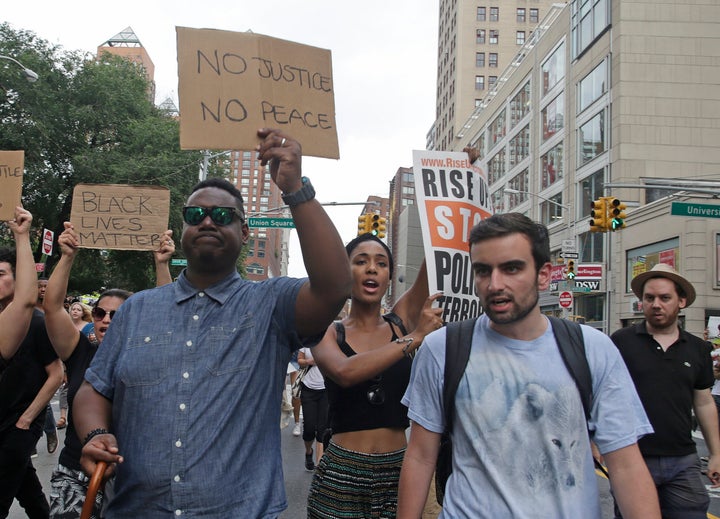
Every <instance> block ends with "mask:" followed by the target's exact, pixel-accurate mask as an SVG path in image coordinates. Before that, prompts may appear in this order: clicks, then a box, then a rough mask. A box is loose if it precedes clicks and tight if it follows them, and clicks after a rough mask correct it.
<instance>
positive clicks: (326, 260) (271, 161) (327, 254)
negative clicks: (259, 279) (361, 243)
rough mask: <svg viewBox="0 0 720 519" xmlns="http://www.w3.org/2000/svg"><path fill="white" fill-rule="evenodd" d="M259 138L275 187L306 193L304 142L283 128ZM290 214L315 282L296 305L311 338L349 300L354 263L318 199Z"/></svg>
mask: <svg viewBox="0 0 720 519" xmlns="http://www.w3.org/2000/svg"><path fill="white" fill-rule="evenodd" d="M258 136H259V137H260V138H261V139H262V142H261V143H260V145H258V147H257V151H258V155H259V157H260V160H261V163H262V165H266V164H268V165H269V169H270V176H271V177H272V179H273V181H274V182H275V184H277V186H278V187H279V188H280V190H281V191H282V192H283V193H284V194H286V195H287V194H293V193H297V192H298V191H300V190H301V189H302V188H303V186H304V185H305V184H304V182H303V178H302V176H301V175H302V172H301V170H302V167H301V162H302V149H301V146H300V143H299V142H297V141H295V140H293V139H292V138H290V137H289V136H288V135H286V134H283V133H281V132H279V131H278V130H270V129H261V130H258ZM290 212H291V213H292V217H293V220H294V222H295V228H296V229H297V233H298V238H299V240H300V248H301V250H302V255H303V261H304V263H305V269H306V270H307V273H308V278H309V280H308V282H307V283H306V284H305V285H304V286H303V287H302V288H301V289H300V294H299V295H298V298H297V301H296V304H295V322H296V329H297V332H298V334H299V335H300V336H301V337H309V336H313V335H317V334H320V333H322V331H323V330H324V329H325V327H326V326H327V325H328V324H329V323H330V322H331V321H332V320H333V319H334V318H335V317H336V316H337V314H338V312H339V311H340V309H341V308H342V305H343V304H344V303H345V300H346V299H347V298H348V297H349V295H350V286H351V283H352V279H351V276H350V263H349V261H348V257H347V253H346V252H345V247H344V246H343V243H342V241H341V239H340V235H339V234H338V232H337V229H335V226H334V225H333V223H332V220H330V217H329V216H328V215H327V213H326V212H325V210H324V209H323V208H322V206H321V205H320V203H319V202H318V201H317V200H315V198H312V199H309V200H307V201H305V202H301V203H297V204H294V205H293V204H291V205H290Z"/></svg>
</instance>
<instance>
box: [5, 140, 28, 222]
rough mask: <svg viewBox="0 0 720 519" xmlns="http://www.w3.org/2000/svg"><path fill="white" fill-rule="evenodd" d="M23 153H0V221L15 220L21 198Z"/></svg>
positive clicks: (23, 165)
mask: <svg viewBox="0 0 720 519" xmlns="http://www.w3.org/2000/svg"><path fill="white" fill-rule="evenodd" d="M24 167H25V152H24V151H22V150H21V151H0V221H3V222H5V221H8V220H12V219H13V218H15V207H16V206H18V205H20V198H21V197H22V182H23V168H24Z"/></svg>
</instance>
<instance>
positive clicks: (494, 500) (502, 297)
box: [398, 213, 660, 519]
mask: <svg viewBox="0 0 720 519" xmlns="http://www.w3.org/2000/svg"><path fill="white" fill-rule="evenodd" d="M470 257H471V261H472V266H473V273H474V282H475V289H476V291H477V293H478V295H479V296H480V301H481V303H482V306H483V309H484V311H485V315H483V316H481V317H480V319H478V322H477V323H476V325H475V329H474V333H473V342H472V348H471V352H470V359H469V361H468V364H467V367H466V369H465V373H464V375H463V378H462V379H461V381H460V385H459V387H458V390H457V393H456V396H455V415H454V418H453V431H452V437H453V460H452V463H453V472H452V475H451V476H450V478H449V479H448V482H447V487H446V489H445V497H444V502H443V511H442V513H441V515H440V517H445V518H447V517H473V518H488V519H489V518H492V519H495V518H497V517H553V518H556V519H561V518H576V517H592V518H597V519H599V518H600V503H599V496H598V489H597V481H596V476H595V474H594V470H593V461H592V454H591V451H590V441H589V436H588V428H589V429H590V430H591V431H592V432H593V434H594V436H593V440H594V442H595V443H596V445H597V447H598V449H599V450H600V453H601V454H602V455H603V456H604V459H605V462H606V463H607V466H608V472H609V473H610V479H611V483H612V486H613V489H614V490H615V496H616V498H617V500H618V502H619V503H620V506H621V508H622V510H623V516H624V517H625V518H626V519H630V518H643V519H646V518H657V519H659V517H660V511H659V507H658V500H657V494H656V492H655V487H654V485H653V482H652V479H651V478H650V474H649V473H648V470H647V467H646V466H645V464H644V463H643V460H642V457H641V456H640V452H639V450H638V447H637V440H638V438H640V437H641V436H643V435H645V434H648V433H651V432H652V428H651V426H650V424H649V422H648V420H647V417H646V416H645V412H644V411H643V408H642V405H641V403H640V400H639V399H638V396H637V394H636V392H635V390H634V387H633V384H632V380H631V379H630V377H629V375H628V372H627V369H626V368H625V365H624V363H623V361H622V359H621V358H620V355H619V354H618V352H617V351H616V348H615V347H614V345H613V344H612V342H611V341H610V339H609V338H608V337H607V336H605V335H604V334H602V333H601V332H599V331H597V330H594V329H592V328H590V327H587V326H583V328H582V331H583V337H584V340H585V348H586V357H587V359H588V363H589V366H590V370H591V374H592V382H593V403H592V408H591V412H590V420H589V422H587V423H586V420H585V414H584V411H583V407H582V403H581V401H580V395H579V393H578V390H577V387H576V385H575V383H574V381H573V379H572V377H571V375H570V374H569V372H568V371H567V369H566V368H565V364H564V363H563V361H562V358H561V356H560V352H559V350H558V347H557V343H556V342H555V338H554V335H553V332H552V328H551V326H550V323H549V321H548V319H547V318H546V317H545V316H544V315H543V314H542V313H541V312H540V307H539V305H538V300H539V291H541V290H545V289H547V287H548V284H549V283H550V272H551V263H550V247H549V239H548V234H547V229H546V228H545V227H544V226H543V225H540V224H537V223H534V222H533V221H531V220H530V219H528V218H527V217H525V216H523V215H521V214H518V213H509V214H501V215H494V216H492V217H490V218H488V219H486V220H483V221H482V222H480V223H479V224H477V225H476V226H475V227H474V228H473V229H472V231H471V233H470ZM444 366H445V330H439V331H437V332H435V333H432V334H430V335H428V336H426V337H425V341H424V344H423V346H422V347H421V348H420V349H419V350H418V354H417V356H416V357H415V360H414V362H413V371H412V375H411V379H410V384H409V386H408V389H407V392H406V393H405V396H404V398H403V403H404V404H405V405H407V406H408V409H409V412H408V416H409V417H410V419H411V420H412V425H411V427H412V429H411V434H410V442H409V444H408V449H407V452H406V454H405V460H404V462H403V468H402V474H401V477H400V491H399V508H398V517H399V518H418V517H420V515H421V513H422V509H423V506H424V504H425V501H426V499H427V492H428V487H429V485H430V480H431V478H432V475H433V470H434V467H435V461H436V459H437V454H438V449H439V445H440V436H441V434H442V431H443V430H444V428H445V418H444V409H443V404H442V392H443V388H442V385H443V370H444Z"/></svg>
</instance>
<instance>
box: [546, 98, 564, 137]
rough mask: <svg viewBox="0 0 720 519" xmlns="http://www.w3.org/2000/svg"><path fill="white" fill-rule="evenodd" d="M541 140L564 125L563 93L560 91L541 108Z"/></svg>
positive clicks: (550, 135) (553, 133)
mask: <svg viewBox="0 0 720 519" xmlns="http://www.w3.org/2000/svg"><path fill="white" fill-rule="evenodd" d="M540 116H541V119H542V125H543V142H545V141H546V140H548V139H549V138H550V137H552V136H553V135H555V134H556V133H557V132H559V131H560V130H562V129H563V126H564V125H565V94H564V93H561V94H560V95H559V96H557V97H556V98H555V99H553V100H552V101H550V103H548V105H547V106H546V107H545V108H543V110H542V112H541V114H540Z"/></svg>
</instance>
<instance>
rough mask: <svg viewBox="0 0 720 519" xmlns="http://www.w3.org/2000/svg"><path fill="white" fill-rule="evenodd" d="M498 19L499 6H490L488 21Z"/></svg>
mask: <svg viewBox="0 0 720 519" xmlns="http://www.w3.org/2000/svg"><path fill="white" fill-rule="evenodd" d="M498 20H500V8H499V7H491V8H490V21H491V22H497V21H498Z"/></svg>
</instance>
